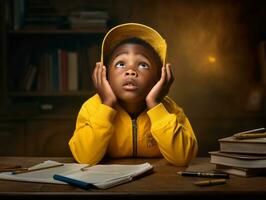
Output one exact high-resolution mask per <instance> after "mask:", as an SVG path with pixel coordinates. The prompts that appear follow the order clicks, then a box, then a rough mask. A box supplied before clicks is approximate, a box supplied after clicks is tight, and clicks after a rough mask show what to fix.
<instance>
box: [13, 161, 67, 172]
mask: <svg viewBox="0 0 266 200" xmlns="http://www.w3.org/2000/svg"><path fill="white" fill-rule="evenodd" d="M63 165H64V164H62V163H60V164H57V165H52V166H47V167H40V168H35V169H29V168H26V169H23V170H16V171H13V172H12V174H22V173H28V172H34V171H39V170H44V169H50V168H54V167H61V166H63Z"/></svg>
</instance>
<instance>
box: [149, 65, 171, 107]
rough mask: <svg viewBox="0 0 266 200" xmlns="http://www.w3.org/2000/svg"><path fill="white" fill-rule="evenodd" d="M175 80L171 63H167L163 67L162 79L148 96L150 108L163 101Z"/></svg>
mask: <svg viewBox="0 0 266 200" xmlns="http://www.w3.org/2000/svg"><path fill="white" fill-rule="evenodd" d="M173 82H174V76H173V72H172V70H171V65H170V64H169V63H167V64H166V65H165V66H163V67H162V73H161V78H160V80H159V81H158V82H157V83H156V84H155V85H154V86H153V88H152V89H151V91H150V92H149V94H148V95H147V97H146V104H147V107H148V109H151V108H153V107H154V106H156V105H157V104H159V103H160V102H161V101H162V99H163V98H164V97H165V96H166V95H167V94H168V92H169V89H170V87H171V85H172V83H173Z"/></svg>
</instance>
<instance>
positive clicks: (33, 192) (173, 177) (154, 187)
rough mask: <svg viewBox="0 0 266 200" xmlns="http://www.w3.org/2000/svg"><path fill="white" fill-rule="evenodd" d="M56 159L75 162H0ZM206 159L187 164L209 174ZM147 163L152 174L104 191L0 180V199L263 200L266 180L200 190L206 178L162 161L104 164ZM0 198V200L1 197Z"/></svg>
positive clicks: (25, 164) (236, 179)
mask: <svg viewBox="0 0 266 200" xmlns="http://www.w3.org/2000/svg"><path fill="white" fill-rule="evenodd" d="M48 159H50V160H55V161H59V162H75V161H74V160H73V158H62V157H60V158H59V157H53V158H50V157H49V158H48V157H41V158H37V157H0V162H1V163H10V164H20V165H22V166H23V167H29V166H32V165H35V164H37V163H40V162H42V161H44V160H48ZM209 161H210V160H209V158H196V159H195V160H194V161H193V162H192V163H191V165H190V168H191V167H192V168H193V169H195V170H198V171H212V170H213V169H214V165H212V164H210V162H209ZM143 162H150V163H151V164H152V165H153V166H154V173H152V174H150V175H148V176H145V177H142V178H140V179H138V180H135V181H132V182H129V183H126V184H122V185H119V186H116V187H113V188H109V189H106V190H97V189H92V190H83V189H80V188H76V187H73V186H70V185H56V184H46V183H29V182H17V181H5V180H0V198H1V196H2V197H16V198H17V197H23V198H24V197H37V198H38V199H39V198H40V197H49V198H51V197H58V196H64V197H75V198H78V197H79V198H85V197H87V198H88V196H91V197H94V198H95V197H96V198H99V199H100V198H103V197H104V198H107V197H108V198H109V197H110V198H111V197H114V198H118V197H125V196H126V197H127V199H128V198H134V197H136V196H137V197H146V196H155V197H158V196H164V197H169V198H170V197H171V198H172V197H177V196H179V197H187V198H188V197H191V198H193V197H195V198H196V197H197V196H199V195H200V196H206V197H210V198H215V199H217V197H221V198H222V197H225V196H229V195H230V196H231V195H234V196H237V197H245V198H246V199H247V198H248V197H250V198H251V199H252V198H254V197H257V198H258V197H259V198H262V199H263V198H264V199H266V177H250V178H244V177H238V176H233V175H231V176H230V179H228V180H227V183H226V184H224V185H215V186H207V187H199V186H195V185H193V182H194V181H198V180H203V179H206V178H200V177H182V176H178V175H177V173H176V172H177V171H181V170H184V169H185V168H184V167H176V166H173V165H171V164H169V163H167V162H166V161H165V160H164V159H115V160H110V161H107V162H106V163H119V164H137V163H143ZM1 199H2V198H1Z"/></svg>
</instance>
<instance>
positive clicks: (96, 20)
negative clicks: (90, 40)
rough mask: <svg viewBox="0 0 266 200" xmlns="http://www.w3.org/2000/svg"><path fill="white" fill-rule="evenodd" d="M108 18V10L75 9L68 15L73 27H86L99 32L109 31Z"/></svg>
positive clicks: (80, 28)
mask: <svg viewBox="0 0 266 200" xmlns="http://www.w3.org/2000/svg"><path fill="white" fill-rule="evenodd" d="M108 19H109V14H108V12H107V11H101V10H87V11H75V12H71V13H70V15H69V17H68V20H69V23H70V28H71V29H76V30H82V29H85V30H94V31H99V32H101V31H102V32H105V31H107V21H108Z"/></svg>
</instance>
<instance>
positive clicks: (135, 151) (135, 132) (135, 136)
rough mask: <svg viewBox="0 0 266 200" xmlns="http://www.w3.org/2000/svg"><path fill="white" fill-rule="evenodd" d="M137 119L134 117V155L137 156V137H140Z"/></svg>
mask: <svg viewBox="0 0 266 200" xmlns="http://www.w3.org/2000/svg"><path fill="white" fill-rule="evenodd" d="M137 131H138V130H137V120H136V119H132V133H133V134H132V137H133V157H137V147H138V144H137V138H138V132H137Z"/></svg>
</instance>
